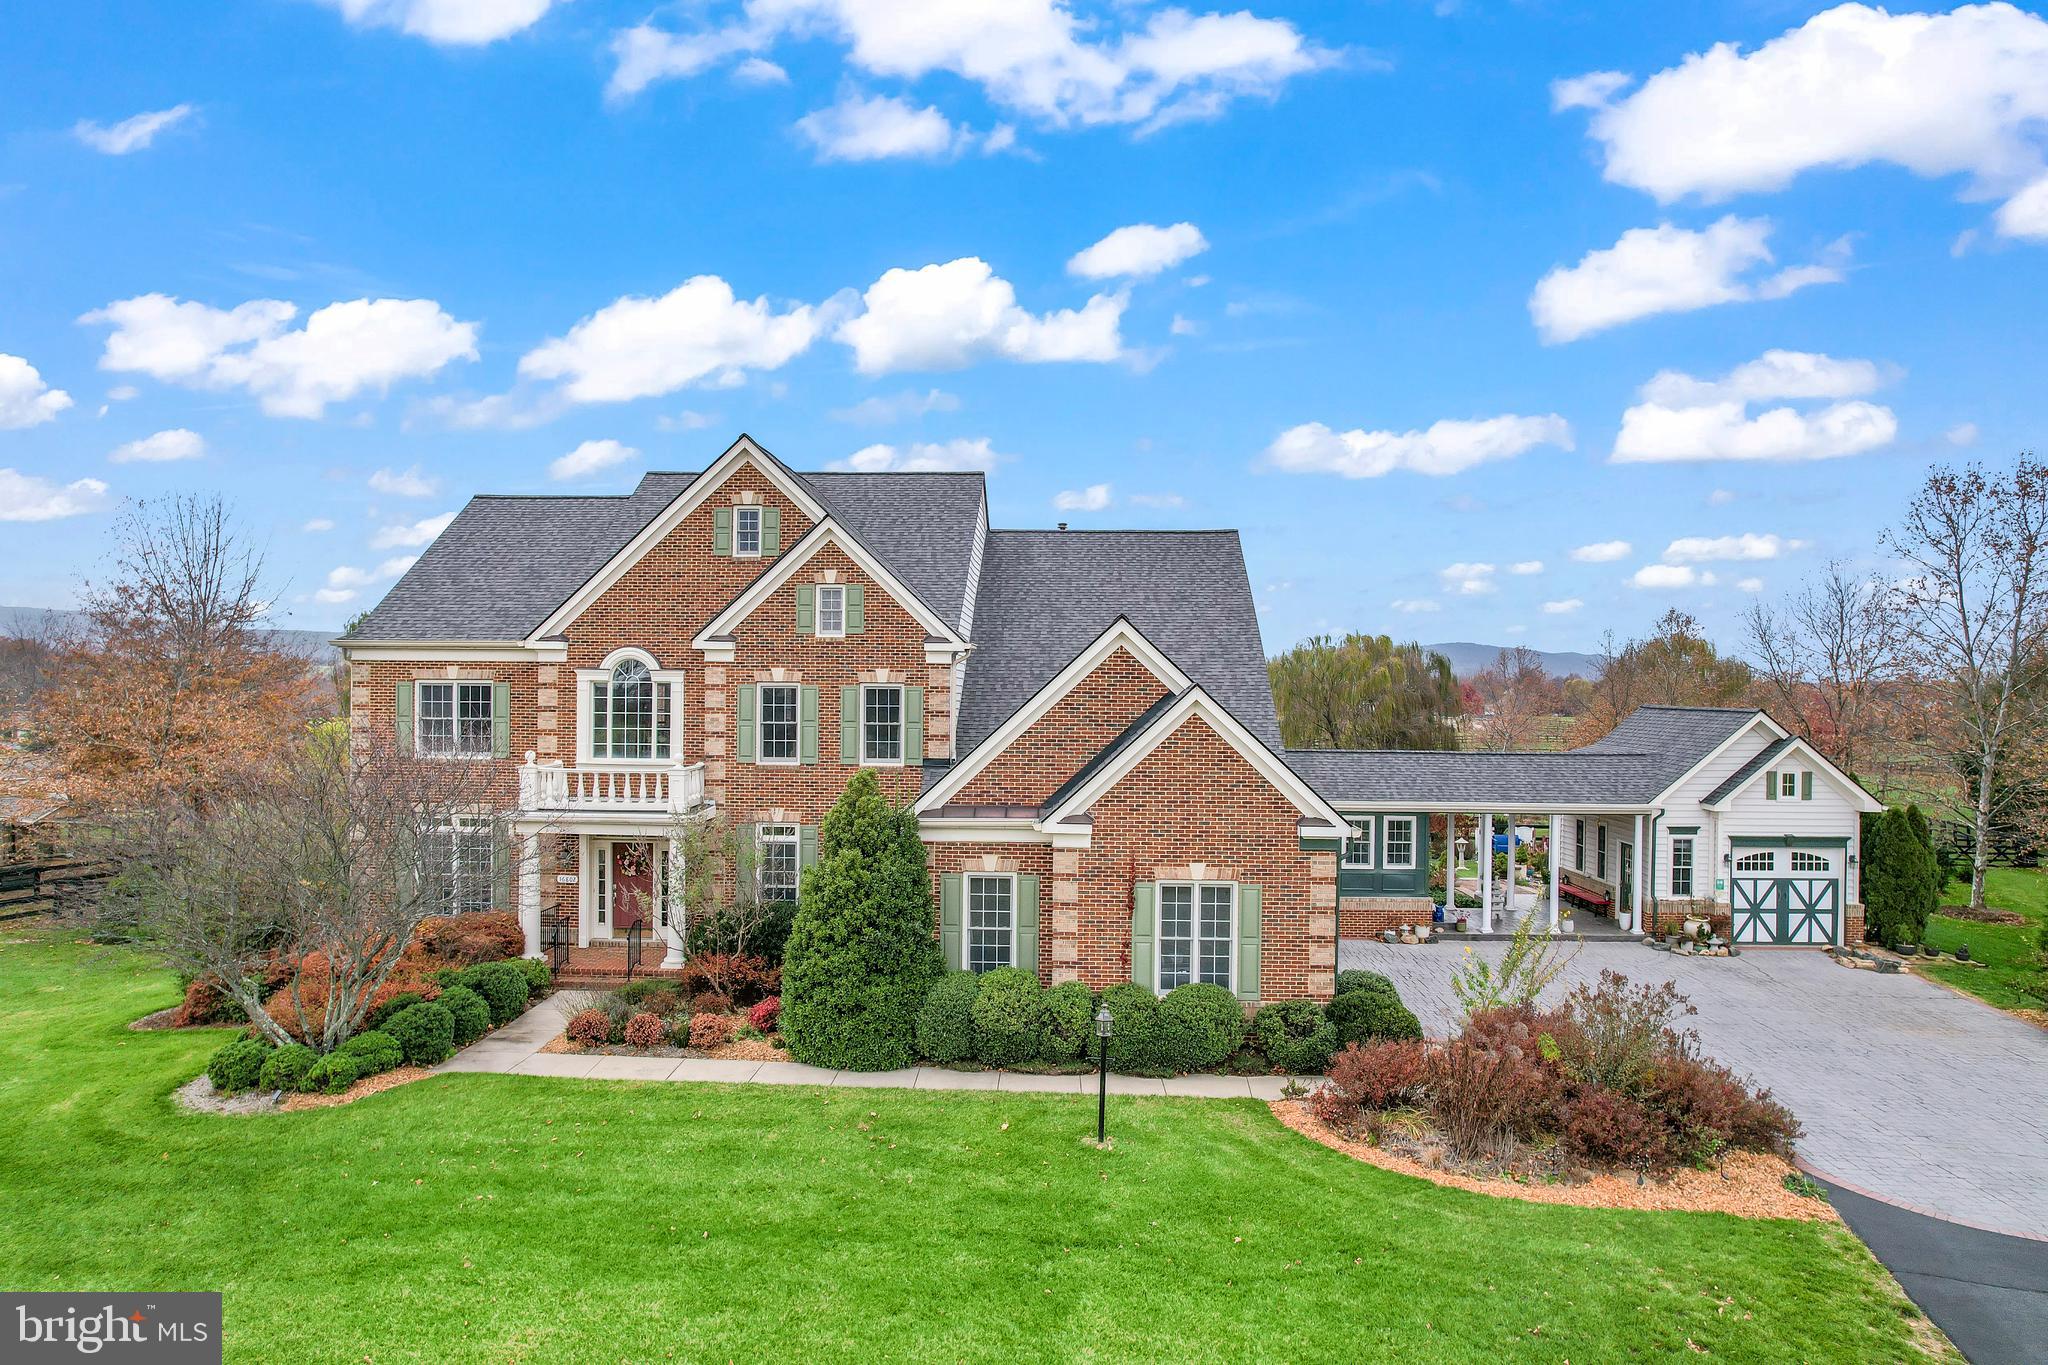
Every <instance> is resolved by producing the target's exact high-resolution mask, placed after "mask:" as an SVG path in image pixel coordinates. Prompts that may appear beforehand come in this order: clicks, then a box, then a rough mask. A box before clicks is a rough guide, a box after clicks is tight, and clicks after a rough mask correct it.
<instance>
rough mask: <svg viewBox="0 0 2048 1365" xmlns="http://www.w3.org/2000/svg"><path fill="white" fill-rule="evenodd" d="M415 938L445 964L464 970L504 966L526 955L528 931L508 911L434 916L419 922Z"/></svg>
mask: <svg viewBox="0 0 2048 1365" xmlns="http://www.w3.org/2000/svg"><path fill="white" fill-rule="evenodd" d="M413 936H414V938H415V939H417V940H418V942H419V944H420V946H421V947H422V948H425V949H426V950H427V951H428V952H430V953H432V954H433V955H434V956H435V957H438V958H440V959H441V960H442V961H443V962H454V963H458V964H461V965H464V966H467V965H469V964H471V963H476V962H502V961H504V960H505V959H506V958H514V957H518V956H519V955H520V954H521V953H523V952H525V951H526V931H525V930H523V929H521V928H520V927H519V916H517V915H515V914H513V913H512V912H511V911H509V910H485V911H480V912H478V913H474V914H468V915H433V916H430V917H428V918H427V919H423V920H421V921H420V927H419V928H418V929H417V930H416V931H414V935H413Z"/></svg>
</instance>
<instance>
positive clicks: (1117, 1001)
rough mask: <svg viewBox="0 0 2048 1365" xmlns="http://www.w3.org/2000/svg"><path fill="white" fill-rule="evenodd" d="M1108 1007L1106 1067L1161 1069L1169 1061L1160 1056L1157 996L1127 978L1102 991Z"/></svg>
mask: <svg viewBox="0 0 2048 1365" xmlns="http://www.w3.org/2000/svg"><path fill="white" fill-rule="evenodd" d="M1102 1003H1103V1004H1104V1005H1106V1006H1108V1007H1109V1017H1110V1021H1111V1022H1110V1033H1109V1069H1110V1070H1111V1071H1163V1070H1166V1069H1167V1068H1168V1067H1169V1066H1170V1065H1171V1063H1169V1062H1166V1061H1163V1060H1161V1057H1160V1046H1159V1044H1160V1022H1159V997H1158V996H1156V995H1154V994H1152V992H1150V991H1148V990H1146V989H1145V988H1144V987H1143V986H1140V985H1138V984H1137V983H1136V982H1131V981H1126V982H1124V983H1123V984H1122V985H1117V986H1111V987H1110V988H1109V989H1108V990H1106V991H1104V992H1103V993H1102Z"/></svg>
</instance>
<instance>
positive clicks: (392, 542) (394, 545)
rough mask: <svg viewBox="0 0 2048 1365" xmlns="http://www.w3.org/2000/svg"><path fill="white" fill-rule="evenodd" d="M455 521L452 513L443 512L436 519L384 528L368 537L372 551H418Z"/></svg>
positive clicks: (428, 518)
mask: <svg viewBox="0 0 2048 1365" xmlns="http://www.w3.org/2000/svg"><path fill="white" fill-rule="evenodd" d="M453 520H455V514H454V513H453V512H443V513H442V514H441V515H440V516H438V517H427V518H424V519H423V520H420V521H415V522H412V523H411V524H409V525H397V526H386V527H383V528H381V529H379V530H378V532H377V533H376V534H375V535H373V536H371V537H370V548H371V549H373V550H393V549H398V548H401V547H403V548H408V549H418V548H419V547H420V546H422V545H426V544H429V543H431V542H432V541H433V539H434V537H435V536H438V535H440V534H441V533H442V532H443V531H445V530H447V529H448V523H449V522H451V521H453Z"/></svg>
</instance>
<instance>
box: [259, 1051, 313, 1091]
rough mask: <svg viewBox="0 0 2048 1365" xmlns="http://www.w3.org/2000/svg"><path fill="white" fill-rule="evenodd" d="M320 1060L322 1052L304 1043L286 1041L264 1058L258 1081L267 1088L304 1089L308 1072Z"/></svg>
mask: <svg viewBox="0 0 2048 1365" xmlns="http://www.w3.org/2000/svg"><path fill="white" fill-rule="evenodd" d="M318 1060H320V1054H319V1053H317V1052H315V1051H313V1049H312V1048H309V1047H307V1046H306V1045H305V1044H304V1043H286V1044H285V1045H284V1046H283V1047H280V1048H274V1049H272V1051H271V1053H270V1055H269V1056H268V1057H265V1058H264V1059H263V1070H262V1072H261V1074H260V1075H259V1076H258V1078H257V1079H258V1083H259V1084H260V1085H261V1086H262V1087H263V1088H264V1089H265V1090H304V1089H305V1088H306V1073H307V1072H308V1071H310V1070H311V1069H312V1067H313V1063H314V1062H316V1061H318Z"/></svg>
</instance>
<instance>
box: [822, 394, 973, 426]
mask: <svg viewBox="0 0 2048 1365" xmlns="http://www.w3.org/2000/svg"><path fill="white" fill-rule="evenodd" d="M959 410H960V399H959V396H958V395H956V394H950V393H947V392H946V391H945V390H944V389H926V390H925V391H924V392H923V393H919V392H918V391H917V390H915V389H905V390H903V391H902V392H901V393H895V394H890V395H888V396H887V397H882V396H879V395H878V396H876V397H872V398H863V399H861V400H860V402H858V403H855V404H854V405H853V406H852V407H850V408H834V409H833V410H832V411H831V413H830V414H829V416H830V417H831V418H832V420H833V421H835V422H850V423H852V424H853V425H855V426H882V425H885V424H887V423H890V422H903V421H908V420H910V419H912V418H915V417H922V416H924V415H925V414H926V413H928V412H958V411H959Z"/></svg>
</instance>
